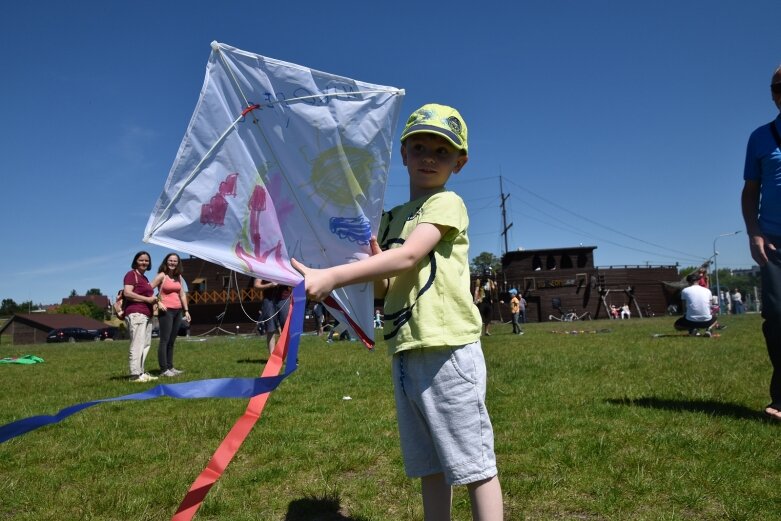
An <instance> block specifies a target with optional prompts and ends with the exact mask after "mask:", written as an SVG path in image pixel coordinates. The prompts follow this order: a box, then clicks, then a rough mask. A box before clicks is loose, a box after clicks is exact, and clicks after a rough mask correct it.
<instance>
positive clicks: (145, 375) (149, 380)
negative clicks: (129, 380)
mask: <svg viewBox="0 0 781 521" xmlns="http://www.w3.org/2000/svg"><path fill="white" fill-rule="evenodd" d="M142 376H144V377H145V378H146V380H144V381H145V382H151V381H153V380H157V377H156V376H152V375H151V374H149V373H144V374H143V375H142Z"/></svg>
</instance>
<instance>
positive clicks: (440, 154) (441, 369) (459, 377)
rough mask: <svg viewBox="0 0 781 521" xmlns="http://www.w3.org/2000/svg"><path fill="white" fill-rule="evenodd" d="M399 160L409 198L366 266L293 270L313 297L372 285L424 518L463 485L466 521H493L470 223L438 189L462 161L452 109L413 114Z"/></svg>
mask: <svg viewBox="0 0 781 521" xmlns="http://www.w3.org/2000/svg"><path fill="white" fill-rule="evenodd" d="M401 158H402V161H403V163H404V165H405V166H406V167H407V171H408V173H409V186H410V199H409V202H407V203H405V204H402V205H399V206H397V207H396V208H394V209H392V210H391V211H390V212H387V213H385V214H384V215H383V218H382V222H381V224H380V230H379V240H378V238H376V237H373V238H372V241H371V250H372V256H371V257H368V258H366V259H363V260H360V261H357V262H353V263H350V264H343V265H340V266H334V267H332V268H327V269H312V268H309V267H306V266H304V265H303V264H301V263H299V262H298V261H296V260H295V259H293V260H292V264H293V267H294V268H296V269H297V270H298V271H299V272H300V273H301V274H302V275H303V276H304V279H305V284H306V291H307V296H308V297H309V298H310V299H312V300H315V301H321V300H323V299H324V298H326V296H328V294H329V293H330V292H331V291H333V290H334V289H337V288H340V287H343V286H348V285H350V284H358V283H363V282H370V281H374V291H375V297H377V298H383V297H384V299H385V308H384V309H385V323H384V338H385V340H386V341H387V342H388V348H389V351H390V353H391V355H392V363H393V382H394V388H395V390H394V392H395V398H396V412H397V417H398V423H399V434H400V438H401V451H402V456H403V459H404V467H405V470H406V473H407V475H408V476H409V477H413V478H415V477H419V478H421V488H422V498H423V511H424V515H425V519H426V520H427V521H432V520H449V519H450V512H451V503H452V486H453V485H466V486H467V488H468V490H469V496H470V500H471V506H472V517H473V519H475V520H481V521H494V520H496V521H499V520H501V519H502V517H503V506H502V490H501V486H500V484H499V478H498V476H497V467H496V456H495V454H494V437H493V429H492V427H491V421H490V419H489V417H488V412H487V409H486V407H485V394H486V367H485V359H484V358H483V352H482V349H481V346H480V333H481V320H480V314H479V312H478V310H477V308H476V307H475V306H474V304H473V303H472V295H471V294H470V287H469V239H468V237H467V228H468V226H469V217H468V215H467V212H466V207H465V206H464V202H463V200H462V199H461V198H460V197H459V196H458V195H456V194H455V193H454V192H450V191H448V190H446V189H445V184H446V183H447V181H448V180H449V179H450V176H451V175H452V174H457V173H459V172H460V171H461V169H462V168H463V167H464V165H465V164H466V163H467V160H468V156H467V129H466V124H465V123H464V121H463V119H462V118H461V115H460V114H459V113H458V111H457V110H455V109H453V108H451V107H446V106H443V105H436V104H429V105H424V106H423V107H421V108H420V109H418V110H416V111H415V112H413V113H412V115H411V116H410V117H409V119H408V121H407V124H406V126H405V127H404V131H403V132H402V135H401ZM443 396H447V400H446V403H445V400H444V399H443V398H442V397H443Z"/></svg>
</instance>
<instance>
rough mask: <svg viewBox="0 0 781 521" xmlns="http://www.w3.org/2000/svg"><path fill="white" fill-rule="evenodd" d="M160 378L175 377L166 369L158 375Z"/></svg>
mask: <svg viewBox="0 0 781 521" xmlns="http://www.w3.org/2000/svg"><path fill="white" fill-rule="evenodd" d="M160 376H166V377H170V376H176V375H175V374H174V372H173V371H171V370H170V369H166V370H165V371H163V372H162V373H160Z"/></svg>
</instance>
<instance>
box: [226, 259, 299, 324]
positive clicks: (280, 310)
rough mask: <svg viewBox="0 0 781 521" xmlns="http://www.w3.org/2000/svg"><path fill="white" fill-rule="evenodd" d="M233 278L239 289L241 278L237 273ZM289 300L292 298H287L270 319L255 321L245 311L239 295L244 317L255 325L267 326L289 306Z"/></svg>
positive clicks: (234, 273)
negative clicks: (266, 324)
mask: <svg viewBox="0 0 781 521" xmlns="http://www.w3.org/2000/svg"><path fill="white" fill-rule="evenodd" d="M233 277H234V278H235V280H236V288H238V287H239V277H238V275H236V272H235V271H234V272H233ZM236 292H237V293H238V289H237V290H236ZM264 298H265V297H264ZM289 300H290V297H288V298H286V299H285V301H284V302H283V303H282V306H281V307H280V308H279V309H278V310H277V311H276V312H275V313H274V314H273V315H271V316H270V317H268V318H266V319H261V320H255V319H254V318H252V317H251V316H250V315H249V313H247V310H246V309H244V302H243V301H242V300H241V293H239V307H240V308H241V310H242V311H243V312H244V316H245V317H247V318H248V319H249V320H250V322H254V323H255V324H265V323H266V322H270V321H271V320H273V319H274V318H276V316H277V315H279V314H280V313H281V312H282V310H283V309H284V308H285V306H286V305H287V302H288V301H289Z"/></svg>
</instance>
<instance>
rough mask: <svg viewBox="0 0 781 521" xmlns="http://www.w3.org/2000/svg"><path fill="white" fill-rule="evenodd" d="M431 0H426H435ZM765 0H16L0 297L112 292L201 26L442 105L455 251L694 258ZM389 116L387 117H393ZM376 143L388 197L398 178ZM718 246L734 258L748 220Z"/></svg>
mask: <svg viewBox="0 0 781 521" xmlns="http://www.w3.org/2000/svg"><path fill="white" fill-rule="evenodd" d="M443 5H444V4H443ZM779 19H781V3H779V2H778V1H777V0H752V1H751V2H737V1H722V2H714V1H712V0H710V1H704V0H692V1H687V2H676V1H672V0H662V1H657V2H622V1H618V0H613V1H607V0H595V1H574V0H572V1H556V0H546V1H544V0H539V1H534V2H529V1H525V0H519V1H517V2H491V1H489V2H461V1H456V2H450V3H448V4H447V7H446V8H443V6H442V5H440V4H438V3H435V2H430V3H429V2H392V3H382V4H378V3H375V2H365V3H349V2H348V3H336V4H333V3H327V2H309V1H305V0H303V1H299V2H295V3H289V2H245V1H232V0H224V1H222V2H201V1H188V2H184V1H176V0H171V1H164V2H160V1H159V0H158V1H154V2H152V1H146V0H137V1H133V2H106V1H101V2H97V1H92V0H90V1H79V2H59V1H50V2H41V1H36V0H30V1H27V2H13V3H9V4H8V5H6V6H4V7H3V16H2V19H0V42H2V47H3V49H4V56H3V81H2V82H0V116H1V117H2V139H0V152H2V154H1V156H0V157H2V164H1V165H2V166H0V168H1V169H2V189H1V190H2V196H3V198H2V201H3V202H2V205H0V216H1V217H2V222H3V224H4V226H3V233H2V235H3V240H2V251H3V254H2V255H0V272H2V273H3V277H2V283H0V299H2V298H13V299H14V300H16V301H17V302H22V301H27V300H32V301H33V302H34V303H43V304H48V303H57V302H59V301H60V300H61V299H62V298H63V297H65V296H67V295H68V294H69V293H70V291H71V290H73V289H75V290H76V291H77V292H78V293H79V294H84V293H85V292H86V291H87V290H88V289H90V288H99V289H101V290H102V291H103V292H104V293H105V294H113V293H114V292H115V291H116V290H117V289H118V288H119V287H120V286H121V282H120V281H121V278H122V276H123V275H124V273H125V272H126V271H127V270H128V269H129V263H130V261H131V258H132V256H133V254H134V253H135V252H136V251H138V250H140V249H147V250H149V251H150V252H151V254H152V261H153V265H154V267H155V269H156V267H157V265H158V264H159V262H160V261H161V260H162V258H163V256H164V254H165V253H166V251H165V250H163V249H161V248H158V247H155V246H151V245H147V244H144V243H143V242H142V240H141V237H142V234H143V229H144V226H145V224H146V222H147V218H148V216H149V213H150V212H151V210H152V207H153V205H154V203H155V201H156V200H157V198H158V196H159V195H160V192H161V190H162V187H163V183H164V181H165V179H166V177H167V175H168V171H169V169H170V167H171V164H172V162H173V160H174V156H175V154H176V152H177V149H178V147H179V143H180V141H181V139H182V136H183V135H184V131H185V129H186V126H187V124H188V122H189V119H190V116H191V115H192V112H193V109H194V107H195V103H196V101H197V99H198V94H199V92H200V89H201V85H202V83H203V77H204V72H205V67H206V62H207V59H208V57H209V53H210V46H209V44H210V42H211V41H212V40H217V41H220V42H224V43H227V44H229V45H232V46H235V47H238V48H240V49H244V50H247V51H252V52H256V53H259V54H263V55H265V56H269V57H272V58H277V59H280V60H285V61H289V62H294V63H298V64H301V65H305V66H308V67H311V68H314V69H318V70H322V71H327V72H331V73H334V74H340V75H343V76H348V77H351V78H354V79H358V80H363V81H367V82H371V83H378V84H384V85H389V86H394V87H400V88H403V89H405V90H406V93H407V95H406V98H405V101H404V107H403V109H402V113H403V116H402V117H403V118H406V115H407V114H409V112H411V111H412V110H414V109H415V108H417V107H418V106H420V105H422V104H424V103H427V102H433V101H435V102H440V103H445V104H450V105H453V106H456V107H457V108H459V110H460V111H461V113H462V114H463V116H464V118H465V119H466V121H467V124H468V126H469V135H470V161H469V164H468V165H467V167H466V168H465V169H464V170H463V171H462V173H461V174H459V175H457V176H454V177H453V179H452V181H451V183H450V188H451V189H453V190H455V191H457V192H459V193H460V194H461V195H462V197H463V198H464V199H465V201H466V202H467V206H468V208H469V211H470V217H471V220H472V225H471V229H470V235H471V239H472V256H473V257H474V256H475V255H477V254H478V253H480V252H482V251H489V252H491V253H494V254H496V255H497V256H499V255H501V253H502V252H503V249H504V241H503V239H502V238H501V237H500V235H499V234H500V232H501V217H500V207H499V204H500V184H499V179H500V176H501V177H502V179H503V186H504V192H505V194H509V198H508V199H507V219H508V222H512V223H513V226H512V228H511V229H510V231H509V236H508V243H509V248H510V249H517V248H525V249H537V248H547V247H557V246H573V245H579V244H583V245H594V246H597V250H596V251H595V261H596V264H597V265H599V266H607V265H624V264H632V265H634V264H647V263H650V264H675V263H676V262H679V263H680V264H681V265H682V266H688V265H694V264H698V263H700V262H702V261H703V260H704V259H706V258H708V257H710V256H711V255H712V251H713V242H714V239H715V238H716V237H717V236H719V235H721V234H723V233H728V232H732V231H736V230H743V222H742V218H741V214H740V206H739V195H740V189H741V187H742V169H743V161H744V154H745V144H746V140H747V138H748V135H749V133H750V132H751V131H752V130H753V129H754V128H755V127H757V126H759V125H760V124H763V123H766V122H767V121H770V120H771V119H772V118H774V117H775V115H776V114H777V111H776V109H775V107H774V106H773V104H772V102H771V99H770V93H769V89H768V85H769V80H770V76H771V74H772V72H773V70H774V69H775V67H776V66H777V65H778V64H779V63H781V46H780V45H779V44H778V20H779ZM400 129H401V125H399V129H398V131H400ZM406 197H407V183H406V171H405V170H404V168H403V166H402V165H401V161H400V158H399V155H398V152H395V153H394V156H393V161H392V166H391V172H390V180H389V184H388V189H387V195H386V208H390V207H391V206H392V205H395V204H398V203H400V202H403V201H405V200H406ZM717 249H718V251H719V252H720V255H719V258H718V264H719V266H720V267H734V268H745V267H749V266H751V265H752V264H753V262H752V260H751V257H750V255H749V253H748V247H747V240H746V236H745V232H743V231H742V232H741V234H740V235H738V236H735V237H723V238H720V239H718V242H717Z"/></svg>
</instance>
